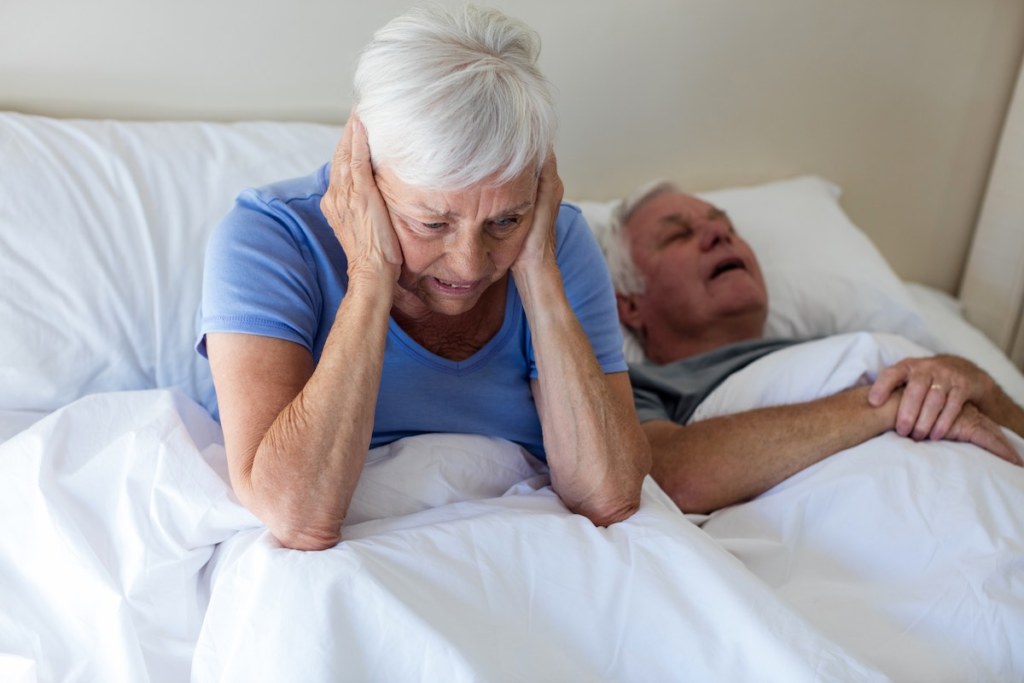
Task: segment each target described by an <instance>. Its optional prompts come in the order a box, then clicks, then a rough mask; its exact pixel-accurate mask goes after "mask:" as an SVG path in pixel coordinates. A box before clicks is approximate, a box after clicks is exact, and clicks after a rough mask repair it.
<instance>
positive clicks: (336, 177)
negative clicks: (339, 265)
mask: <svg viewBox="0 0 1024 683" xmlns="http://www.w3.org/2000/svg"><path fill="white" fill-rule="evenodd" d="M320 210H321V211H323V214H324V217H325V218H327V222H328V223H329V224H330V225H331V228H333V229H334V234H335V235H336V236H337V238H338V241H339V242H341V248H342V249H343V250H344V251H345V257H346V258H347V259H348V273H349V279H350V280H351V279H353V276H356V275H359V274H366V275H368V276H370V277H374V278H380V277H385V276H386V277H388V278H390V280H391V282H395V281H397V280H398V276H399V274H400V273H401V267H402V260H403V259H402V247H401V245H400V244H399V242H398V237H397V236H396V235H395V229H394V227H392V225H391V216H390V214H389V213H388V208H387V205H386V204H385V203H384V198H383V197H381V194H380V190H378V189H377V182H376V180H375V179H374V177H373V167H372V165H371V163H370V145H369V143H368V142H367V139H366V129H365V128H364V127H363V124H362V122H361V121H360V120H359V117H358V116H356V113H355V112H354V111H353V112H352V115H351V116H349V118H348V122H347V123H346V124H345V130H344V131H343V132H342V134H341V140H340V141H339V142H338V146H337V148H336V149H335V151H334V159H333V161H332V162H331V179H330V183H329V185H328V187H327V192H326V193H325V194H324V196H323V199H321V200H320Z"/></svg>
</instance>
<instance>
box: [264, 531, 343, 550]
mask: <svg viewBox="0 0 1024 683" xmlns="http://www.w3.org/2000/svg"><path fill="white" fill-rule="evenodd" d="M270 533H271V534H273V536H274V538H276V539H277V542H278V543H280V544H281V546H282V547H285V548H289V549H291V550H327V549H328V548H333V547H334V546H336V545H338V544H339V543H340V542H341V532H340V529H339V531H338V532H335V533H331V532H324V531H319V530H316V529H301V528H290V529H280V530H275V529H271V530H270Z"/></svg>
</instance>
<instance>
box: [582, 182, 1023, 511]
mask: <svg viewBox="0 0 1024 683" xmlns="http://www.w3.org/2000/svg"><path fill="white" fill-rule="evenodd" d="M612 223H613V225H612V227H611V228H610V229H609V231H608V232H607V233H606V234H604V235H602V236H601V237H602V239H603V246H604V248H605V254H606V257H607V258H608V260H609V266H610V269H611V272H612V278H613V281H614V284H615V289H616V297H617V300H618V311H619V318H620V320H621V321H622V323H623V324H624V325H625V326H626V327H627V328H629V329H630V330H631V331H632V332H633V333H634V335H635V336H636V337H637V339H638V340H639V342H640V344H641V346H642V348H643V350H644V353H645V355H646V356H647V359H648V361H647V362H644V363H642V364H637V365H631V367H630V379H631V380H632V383H633V392H634V399H635V402H636V406H637V412H638V414H639V417H640V420H641V422H642V423H643V430H644V432H645V434H646V436H647V438H648V440H649V441H650V444H651V449H652V454H653V458H654V462H653V469H652V475H653V476H654V478H655V479H656V480H657V481H658V482H659V484H661V486H662V487H663V488H664V489H665V490H666V491H667V492H668V493H669V495H671V496H672V498H673V499H674V500H675V501H676V503H677V504H678V505H679V506H680V508H682V510H683V511H685V512H710V511H713V510H716V509H719V508H722V507H725V506H727V505H731V504H733V503H738V502H742V501H744V500H748V499H750V498H752V497H754V496H757V495H758V494H760V493H762V492H764V491H766V490H767V489H769V488H771V487H772V486H774V485H775V484H777V483H779V482H781V481H782V480H784V479H786V478H787V477H789V476H791V475H793V474H795V473H796V472H799V471H800V470H802V469H804V468H805V467H808V466H809V465H811V464H813V463H815V462H818V461H820V460H822V459H824V458H826V457H828V456H830V455H832V454H834V453H837V452H838V451H840V450H843V449H845V448H849V447H852V446H855V445H857V444H859V443H862V442H864V441H866V440H867V439H870V438H872V437H874V436H876V435H878V434H881V433H883V432H886V431H889V430H895V431H896V432H897V433H899V434H900V435H902V436H907V437H911V438H914V439H917V440H921V439H926V438H927V439H950V440H957V441H966V442H971V443H974V444H976V445H978V446H981V447H982V448H985V449H986V450H988V451H990V452H992V453H993V454H995V455H997V456H999V457H1001V458H1003V459H1005V460H1008V461H1010V462H1012V463H1015V464H1018V465H1021V464H1024V462H1022V460H1021V458H1020V456H1019V455H1018V454H1017V453H1016V451H1015V450H1014V448H1013V446H1012V445H1011V444H1010V442H1009V440H1008V439H1007V438H1006V436H1005V435H1004V434H1003V432H1002V431H1001V429H1000V427H999V425H1003V426H1006V427H1008V428H1010V429H1012V430H1013V431H1015V432H1017V433H1018V434H1022V435H1024V411H1022V410H1021V408H1020V407H1019V406H1017V405H1016V404H1015V403H1014V402H1013V401H1012V400H1011V399H1010V398H1009V397H1008V396H1007V395H1006V394H1005V393H1004V392H1003V391H1002V390H1001V389H1000V388H999V386H998V385H997V384H996V383H995V382H994V381H993V379H992V378H991V377H990V376H989V375H988V374H986V373H985V372H984V371H982V370H980V369H979V368H977V367H976V366H975V365H974V364H972V363H971V362H970V361H967V360H965V359H963V358H959V357H956V356H934V357H931V358H914V359H906V360H903V361H901V362H899V363H897V364H895V365H892V366H891V367H889V368H886V369H885V370H884V371H883V372H881V373H880V374H879V376H878V377H877V379H876V381H875V383H874V384H873V385H872V386H860V387H852V388H850V389H848V390H846V391H843V392H840V393H838V394H835V395H833V396H830V397H827V398H823V399H819V400H815V401H809V402H806V403H801V404H794V405H784V406H776V407H768V408H762V409H757V410H752V411H748V412H742V413H737V414H734V415H729V416H724V417H720V418H713V419H708V420H704V421H701V422H696V423H693V424H686V423H687V421H688V420H689V418H690V416H691V415H692V414H693V411H694V410H695V409H696V407H697V405H698V404H699V403H700V402H701V401H702V400H703V399H704V398H705V397H706V396H707V395H708V394H710V393H711V391H712V390H713V389H714V388H715V387H716V386H717V385H718V384H719V383H721V382H722V381H723V380H724V379H725V378H727V377H728V376H729V375H730V374H731V373H733V372H736V371H737V370H739V369H741V368H742V367H744V366H746V365H748V364H749V363H752V362H753V361H755V360H757V359H758V358H760V357H762V356H763V355H765V354H768V353H771V352H772V351H775V350H778V349H780V348H782V347H785V346H789V345H791V344H796V343H799V340H779V339H765V338H763V336H762V333H763V328H764V323H765V319H766V317H767V311H768V296H767V290H766V288H765V283H764V279H763V277H762V275H761V271H760V267H759V266H758V262H757V258H756V256H755V255H754V252H753V251H752V249H751V248H750V245H748V244H747V243H746V242H745V241H744V240H743V239H742V238H741V237H740V236H739V235H738V234H737V233H736V230H735V229H734V227H733V225H732V223H731V222H730V221H729V218H728V216H727V215H726V214H725V212H723V211H722V210H720V209H718V208H717V207H715V206H713V205H711V204H708V203H707V202H704V201H702V200H701V199H699V198H697V197H694V196H692V195H689V194H686V193H683V192H681V191H679V190H678V189H677V188H676V187H674V186H672V185H671V184H668V183H658V184H654V185H651V186H648V187H646V188H642V189H641V190H640V191H638V192H637V193H636V194H635V195H634V196H633V197H631V198H628V199H626V200H625V201H624V202H623V203H622V204H621V206H620V207H619V210H618V211H617V214H616V218H615V220H613V221H612ZM684 425H685V426H684Z"/></svg>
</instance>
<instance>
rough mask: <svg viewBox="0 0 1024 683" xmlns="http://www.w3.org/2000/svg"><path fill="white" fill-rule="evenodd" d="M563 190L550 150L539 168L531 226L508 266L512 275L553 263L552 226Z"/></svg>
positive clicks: (553, 236)
mask: <svg viewBox="0 0 1024 683" xmlns="http://www.w3.org/2000/svg"><path fill="white" fill-rule="evenodd" d="M564 191H565V187H564V186H563V185H562V179H561V178H560V177H559V176H558V165H557V163H556V161H555V153H554V151H552V152H551V153H550V154H548V159H547V161H546V162H544V166H543V168H541V172H540V179H539V180H538V182H537V201H536V204H535V205H534V210H533V223H532V224H531V225H530V233H529V234H528V235H527V237H526V241H525V242H523V248H522V250H521V251H520V252H519V256H517V257H516V261H515V263H513V264H512V274H513V275H515V274H516V273H517V272H523V271H526V270H528V269H531V268H534V267H536V266H539V265H543V264H544V263H545V262H547V263H555V223H556V221H557V220H558V211H559V209H560V207H561V205H562V195H563V193H564Z"/></svg>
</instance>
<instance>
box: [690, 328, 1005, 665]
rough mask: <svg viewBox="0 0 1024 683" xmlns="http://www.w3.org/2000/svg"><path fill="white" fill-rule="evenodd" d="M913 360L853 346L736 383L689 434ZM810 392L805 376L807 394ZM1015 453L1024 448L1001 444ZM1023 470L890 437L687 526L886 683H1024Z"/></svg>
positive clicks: (856, 340)
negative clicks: (708, 422)
mask: <svg viewBox="0 0 1024 683" xmlns="http://www.w3.org/2000/svg"><path fill="white" fill-rule="evenodd" d="M923 352H924V350H923V349H921V348H920V347H917V346H916V345H915V344H913V343H911V342H908V341H906V340H905V339H903V338H900V337H896V336H891V335H884V334H867V333H858V334H850V335H840V336H836V337H832V338H828V339H824V340H820V341H816V342H809V343H806V344H802V345H800V346H796V347H791V348H788V349H784V350H782V351H778V352H776V353H773V354H771V355H769V356H766V357H764V358H762V359H761V360H759V361H758V362H757V363H754V364H752V365H750V366H748V367H747V368H745V369H744V370H742V371H740V372H737V373H736V374H734V375H732V376H731V377H730V378H729V379H728V380H726V382H724V383H723V384H722V385H720V386H719V388H718V389H716V391H715V392H714V393H713V394H712V395H711V396H709V397H708V399H707V400H706V401H705V402H704V403H702V404H701V406H700V407H699V408H698V411H697V413H695V415H694V419H695V420H700V419H705V418H707V417H712V416H714V415H717V414H723V413H731V412H735V411H737V410H743V409H746V408H753V407H758V406H764V405H776V404H780V403H786V402H794V401H804V400H810V399H813V398H817V397H819V396H826V395H830V394H832V393H835V392H836V391H837V390H839V389H841V388H843V387H846V386H851V385H853V384H856V383H858V382H861V381H870V380H871V379H872V378H873V377H874V376H875V374H876V373H877V371H878V369H879V368H881V367H884V366H886V365H888V364H891V363H892V362H895V361H896V360H898V359H899V358H902V357H905V356H907V355H920V354H922V353H923ZM809 378H814V380H813V381H812V380H811V379H809ZM1007 435H1008V436H1009V437H1010V438H1011V440H1012V441H1013V443H1014V445H1015V446H1016V447H1017V449H1018V450H1019V451H1020V452H1022V453H1024V440H1022V439H1020V438H1018V437H1017V436H1016V435H1015V434H1012V433H1010V432H1008V431H1007ZM1022 506H1024V469H1021V468H1020V467H1016V466H1014V465H1010V464H1009V463H1007V462H1005V461H1003V460H1000V459H998V458H996V457H995V456H993V455H991V454H989V453H987V452H986V451H983V450H982V449H980V448H978V447H975V446H973V445H970V444H961V443H953V442H949V441H939V442H932V441H926V442H921V443H917V442H914V441H912V440H910V439H906V438H901V437H899V436H897V435H896V434H895V433H893V432H889V433H886V434H883V435H881V436H879V437H876V438H874V439H871V440H869V441H867V442H865V443H864V444H861V445H860V446H857V447H855V448H851V449H848V450H846V451H843V452H841V453H839V454H836V455H834V456H832V457H830V458H826V459H825V460H823V461H822V462H820V463H818V464H816V465H814V466H812V467H810V468H808V469H806V470H804V471H803V472H800V473H799V474H797V475H795V476H793V477H791V478H789V479H788V480H786V481H784V482H783V483H781V484H779V485H778V486H776V487H775V488H773V489H772V490H770V491H768V492H766V493H765V494H763V495H761V496H760V497H758V498H757V499H755V500H753V501H751V502H748V503H745V504H742V505H736V506H733V507H730V508H726V509H724V510H721V511H718V512H716V513H714V514H712V515H711V516H710V517H707V518H704V519H703V520H698V521H701V522H702V527H701V528H702V529H703V531H705V532H706V533H708V534H709V535H710V536H711V537H712V538H714V539H715V540H716V541H717V542H718V543H719V544H720V545H721V546H722V547H724V548H726V549H728V550H729V551H730V552H731V553H733V554H734V555H735V556H736V557H738V558H739V559H740V560H742V561H743V563H744V565H745V566H746V567H747V568H749V569H750V570H751V571H753V572H754V573H755V574H756V575H757V576H758V577H760V578H761V579H762V580H763V581H764V582H765V583H766V584H767V585H769V586H771V587H773V588H774V589H775V590H776V592H777V594H778V595H779V596H780V597H781V598H782V599H783V600H784V601H785V602H786V603H787V604H789V605H790V606H792V607H793V608H794V609H795V610H796V611H798V612H799V613H801V614H802V615H804V616H805V617H806V618H807V619H808V621H810V622H811V623H813V624H815V625H816V626H818V627H819V628H820V629H821V630H822V631H823V632H825V633H826V634H827V635H829V636H830V637H832V638H833V639H835V640H836V642H839V643H842V644H843V645H844V646H846V647H848V648H849V649H850V651H851V652H852V653H853V654H854V655H856V656H857V657H858V658H860V659H861V661H863V662H865V663H867V664H869V665H872V666H875V667H877V668H878V669H880V670H881V671H883V672H885V673H886V674H887V675H889V676H891V677H892V678H893V679H894V680H897V681H930V682H938V681H949V682H950V683H953V682H960V683H962V682H964V681H1017V680H1022V678H1024V641H1022V640H1021V638H1020V634H1024V518H1022V516H1021V514H1020V510H1021V509H1022Z"/></svg>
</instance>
